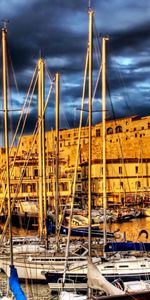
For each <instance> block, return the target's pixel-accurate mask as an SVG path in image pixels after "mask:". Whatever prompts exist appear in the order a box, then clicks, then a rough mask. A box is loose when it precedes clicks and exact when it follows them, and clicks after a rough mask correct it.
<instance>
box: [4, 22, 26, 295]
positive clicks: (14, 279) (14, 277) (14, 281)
mask: <svg viewBox="0 0 150 300" xmlns="http://www.w3.org/2000/svg"><path fill="white" fill-rule="evenodd" d="M6 23H7V22H6V21H4V27H3V28H2V79H3V103H4V133H5V151H6V180H7V183H6V199H8V217H9V241H10V253H9V271H10V276H9V287H10V289H11V291H12V293H13V295H14V296H15V298H16V300H26V296H25V294H24V292H23V290H22V288H21V286H20V284H19V280H18V274H17V270H16V268H15V267H14V256H13V241H12V207H11V195H10V166H9V134H8V130H9V129H8V78H7V72H8V66H7V55H6V54H7V28H6ZM6 299H7V297H6Z"/></svg>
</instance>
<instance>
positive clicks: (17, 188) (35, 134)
mask: <svg viewBox="0 0 150 300" xmlns="http://www.w3.org/2000/svg"><path fill="white" fill-rule="evenodd" d="M40 122H41V121H40ZM38 131H39V120H38V121H37V122H36V125H35V129H34V138H33V141H32V147H31V148H30V151H29V152H28V156H27V160H25V162H24V165H23V167H24V170H23V172H22V174H21V177H20V180H19V182H18V184H17V187H16V191H15V196H14V198H13V199H12V205H11V211H13V209H14V205H15V202H16V200H17V196H18V193H19V188H20V186H21V184H22V181H23V178H24V173H25V170H26V167H27V165H28V162H29V159H30V156H31V154H32V150H33V146H34V143H35V139H36V137H37V134H38ZM8 225H9V216H8V217H7V220H6V222H5V225H4V228H3V232H2V235H1V237H0V244H2V242H3V239H4V235H5V233H6V230H7V227H8Z"/></svg>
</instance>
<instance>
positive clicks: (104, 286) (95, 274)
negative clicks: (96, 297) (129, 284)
mask: <svg viewBox="0 0 150 300" xmlns="http://www.w3.org/2000/svg"><path fill="white" fill-rule="evenodd" d="M87 276H88V287H89V288H92V289H95V290H103V291H104V292H105V293H106V294H107V295H111V296H112V295H123V294H125V292H124V291H122V290H121V289H118V288H117V287H115V286H114V285H113V284H111V283H110V282H109V281H107V280H106V279H105V277H104V276H103V275H102V274H101V273H100V271H99V270H98V268H97V267H96V265H94V264H93V263H92V259H91V258H89V259H88V274H87Z"/></svg>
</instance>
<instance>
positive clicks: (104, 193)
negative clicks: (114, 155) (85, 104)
mask: <svg viewBox="0 0 150 300" xmlns="http://www.w3.org/2000/svg"><path fill="white" fill-rule="evenodd" d="M107 40H108V38H107V37H103V38H102V124H103V137H102V141H103V210H104V223H103V230H104V248H105V245H106V239H107V237H106V208H107V195H106V41H107ZM104 255H105V251H104Z"/></svg>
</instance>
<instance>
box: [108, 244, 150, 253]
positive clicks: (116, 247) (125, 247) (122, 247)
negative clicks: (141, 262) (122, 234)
mask: <svg viewBox="0 0 150 300" xmlns="http://www.w3.org/2000/svg"><path fill="white" fill-rule="evenodd" d="M117 251H142V252H143V251H147V252H148V251H150V243H142V242H139V243H138V242H136V243H135V242H110V243H107V244H106V246H105V252H117Z"/></svg>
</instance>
